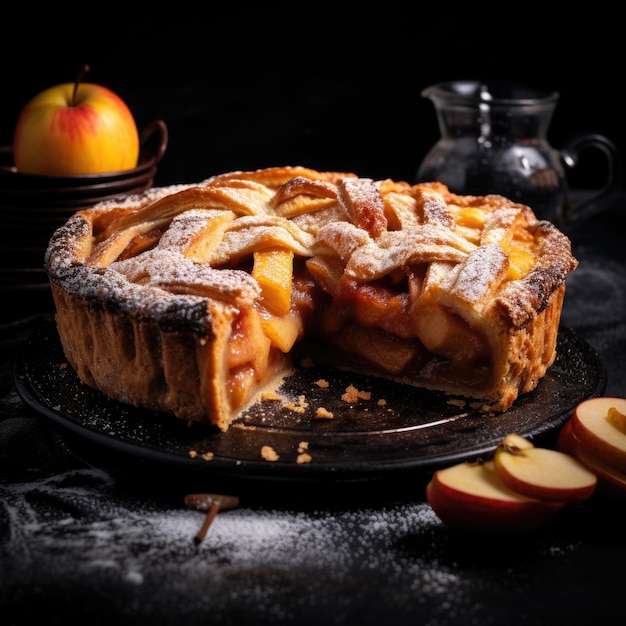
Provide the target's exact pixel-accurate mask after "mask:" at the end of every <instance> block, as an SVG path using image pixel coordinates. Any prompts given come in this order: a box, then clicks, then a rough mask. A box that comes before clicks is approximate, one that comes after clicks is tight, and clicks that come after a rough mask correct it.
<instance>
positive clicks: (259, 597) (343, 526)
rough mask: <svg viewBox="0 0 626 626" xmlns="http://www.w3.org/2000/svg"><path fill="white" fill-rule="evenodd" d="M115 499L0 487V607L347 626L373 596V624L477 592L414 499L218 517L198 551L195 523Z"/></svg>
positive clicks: (462, 607) (76, 486) (109, 494)
mask: <svg viewBox="0 0 626 626" xmlns="http://www.w3.org/2000/svg"><path fill="white" fill-rule="evenodd" d="M119 487H120V486H119V485H116V483H115V481H114V480H113V479H112V478H111V477H110V476H109V475H108V474H107V473H105V472H102V471H99V470H96V469H84V470H74V471H68V472H66V473H64V474H59V475H57V476H54V477H51V478H48V479H41V480H38V481H34V482H30V483H19V484H12V485H1V484H0V502H1V503H2V505H1V508H0V523H2V524H3V526H6V529H5V533H8V537H9V539H8V541H5V542H4V548H3V550H4V551H5V552H7V554H4V555H0V556H2V560H3V568H2V571H0V588H3V589H4V590H5V591H6V592H7V594H9V595H7V597H11V598H12V601H13V600H14V599H15V601H16V602H19V599H20V597H22V598H23V601H24V602H27V601H31V600H32V599H33V598H35V599H36V598H37V597H38V596H42V597H46V598H49V597H51V596H53V597H54V599H55V603H60V604H61V605H62V606H63V610H65V611H66V615H72V614H74V615H75V616H79V615H81V611H87V610H92V609H93V605H94V603H95V605H97V606H100V605H102V607H101V610H103V611H104V612H105V613H104V614H110V615H113V614H116V612H117V613H121V614H131V615H132V616H133V618H138V619H141V618H154V617H155V616H159V615H161V614H167V612H168V611H169V610H170V609H171V608H172V607H175V611H176V615H177V616H179V617H181V619H183V618H184V617H185V616H188V617H191V616H197V615H198V614H199V613H201V614H203V615H204V614H206V615H207V616H209V615H210V616H211V623H212V624H215V623H217V624H220V623H226V621H228V623H232V621H230V620H231V619H232V616H233V615H235V616H236V615H240V616H241V617H242V619H241V622H238V623H242V624H243V623H246V619H248V620H249V622H250V623H253V622H254V619H260V620H262V621H263V620H267V621H270V622H272V623H280V622H285V621H293V622H294V623H295V622H297V623H307V622H306V616H307V614H308V613H309V612H310V610H311V607H312V606H315V607H316V608H315V611H316V615H317V616H319V615H320V614H322V615H323V614H324V612H325V611H327V613H328V619H329V623H347V622H348V621H350V620H352V619H354V618H357V617H358V612H359V609H358V608H357V607H358V606H364V605H370V604H371V597H370V596H371V594H376V595H377V596H379V598H378V599H377V602H376V603H375V608H373V609H371V612H373V614H374V615H376V614H377V613H379V614H380V616H381V619H384V615H385V614H386V612H388V611H389V608H390V607H394V609H393V610H394V611H395V612H396V613H397V611H398V610H401V611H404V610H406V611H407V613H408V612H410V611H415V610H421V609H423V608H425V607H427V608H428V610H429V611H430V613H433V612H434V614H435V615H440V616H444V615H445V616H448V617H450V616H454V615H456V616H457V617H458V616H459V615H463V614H464V611H466V610H467V608H468V603H473V602H474V600H472V599H471V593H472V589H473V590H475V589H476V584H477V578H478V581H479V585H480V576H478V577H477V575H476V574H477V572H476V571H474V572H472V573H471V574H470V573H469V571H468V569H467V567H465V569H464V568H463V567H460V566H459V564H458V563H457V562H456V558H457V556H453V557H452V558H451V555H450V553H449V549H450V545H449V536H448V531H447V530H446V529H445V527H444V526H443V525H442V524H441V522H440V521H439V520H438V518H437V517H436V516H435V514H434V512H433V511H432V509H431V508H430V507H429V506H428V504H427V503H426V502H424V501H423V500H420V499H419V498H416V501H415V502H404V501H403V502H400V503H390V504H387V505H383V506H376V507H371V508H369V507H367V506H365V507H360V508H354V509H339V510H333V509H328V510H326V509H324V508H319V509H312V510H298V509H295V510H292V509H282V508H267V509H264V508H260V509H259V508H255V509H253V508H247V507H245V506H242V507H240V508H238V509H232V510H227V511H226V510H225V511H222V512H220V513H218V515H217V516H216V517H215V519H214V521H213V523H212V525H211V527H210V528H209V531H208V533H207V535H206V537H205V539H204V541H203V542H202V543H200V544H199V545H196V544H195V543H194V541H193V539H194V537H195V535H196V533H197V532H198V530H199V529H200V527H201V525H202V522H203V521H204V515H205V513H204V512H201V511H196V510H192V509H187V508H185V507H184V506H183V502H182V500H181V503H180V507H178V506H176V504H175V503H174V504H172V503H168V504H164V503H159V502H155V501H154V500H153V499H151V498H150V497H148V496H146V497H145V499H142V498H141V497H140V496H137V494H125V495H120V490H119ZM122 494H124V492H123V491H122ZM3 519H4V522H3ZM0 527H1V526H0ZM0 545H1V544H0ZM5 557H7V558H5ZM68 560H69V562H71V563H72V566H71V567H69V568H68V566H67V563H68ZM4 563H6V566H5V565H4ZM79 598H88V600H87V601H83V600H81V602H78V599H79ZM90 603H91V604H90ZM403 607H406V608H403ZM368 612H369V611H368ZM244 617H245V619H244ZM370 617H371V616H370ZM303 620H304V621H303ZM267 621H263V623H267ZM370 623H371V622H370ZM431 623H432V624H433V625H435V624H445V621H442V622H440V621H437V620H435V621H433V622H431ZM484 623H491V622H490V621H489V620H487V622H484Z"/></svg>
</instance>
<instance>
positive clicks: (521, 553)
mask: <svg viewBox="0 0 626 626" xmlns="http://www.w3.org/2000/svg"><path fill="white" fill-rule="evenodd" d="M568 234H570V237H571V239H572V243H573V251H574V254H575V255H576V256H577V258H578V259H579V261H580V265H579V267H578V268H577V270H576V271H575V272H574V273H573V274H572V275H571V276H570V277H569V278H568V290H567V295H566V300H565V305H564V310H563V315H562V320H561V321H562V325H563V326H565V327H567V328H569V329H571V330H572V331H574V333H576V335H577V336H578V337H580V338H581V339H582V340H583V341H584V342H587V343H588V344H589V346H590V347H591V348H592V350H593V351H594V352H596V353H597V355H598V356H599V358H600V359H601V361H602V363H603V364H604V367H605V368H606V373H607V381H606V389H605V391H604V395H612V396H619V397H626V252H625V251H626V247H625V245H624V237H625V236H626V197H620V198H619V199H617V200H616V201H615V202H614V203H612V205H611V207H610V208H609V210H607V211H606V212H605V213H604V214H603V215H601V216H599V217H597V218H595V219H594V220H593V221H592V222H589V223H587V224H586V225H585V226H583V227H579V228H576V229H572V230H571V231H570V232H568ZM15 304H16V307H18V308H16V311H17V310H19V312H20V315H19V318H18V319H10V315H7V309H6V307H10V306H11V303H7V302H4V303H3V307H5V315H4V318H5V319H8V321H6V322H5V323H4V324H3V325H2V326H1V327H0V335H1V342H2V343H1V345H2V351H1V361H2V363H1V368H0V389H1V393H0V621H1V623H2V624H6V626H9V625H11V624H25V623H27V622H28V623H32V621H31V620H32V619H34V618H35V617H36V616H42V618H43V619H44V620H45V623H48V624H51V623H53V624H57V623H58V624H70V623H81V624H112V623H131V622H132V623H148V622H150V623H154V624H166V623H167V624H170V623H171V624H174V623H176V624H195V623H198V624H199V623H202V624H238V625H243V624H265V623H276V624H358V623H361V624H380V623H389V624H394V625H397V624H412V625H415V624H424V625H429V626H445V625H447V624H463V625H468V624H481V625H483V626H486V625H489V624H528V625H534V626H538V625H541V624H588V623H590V622H592V623H602V624H623V623H624V610H623V597H622V596H623V590H624V577H623V576H622V575H621V574H620V571H621V569H622V568H623V567H624V563H626V541H625V540H624V537H625V533H624V529H625V528H626V503H625V502H619V501H615V500H609V499H607V498H606V497H604V496H601V495H599V494H594V496H593V497H592V498H591V499H590V500H588V501H586V502H584V503H580V504H576V505H568V506H567V507H566V508H565V509H564V510H563V511H561V513H559V515H558V516H557V517H556V518H555V519H553V520H552V521H551V522H550V523H549V524H547V525H546V526H544V527H543V528H541V529H540V530H537V531H535V532H530V533H526V534H522V535H503V536H483V535H478V534H467V533H463V532H460V531H454V530H452V529H450V528H447V527H446V526H445V525H443V524H442V523H441V522H440V521H439V520H438V518H437V517H436V516H435V514H434V513H433V511H432V510H431V509H430V507H429V506H428V504H427V503H426V501H425V482H426V479H427V476H424V475H420V476H414V477H412V476H410V475H408V476H401V477H398V480H394V479H392V480H389V481H388V482H387V483H386V484H384V485H368V484H367V481H365V482H359V483H358V484H354V485H322V486H321V487H320V486H319V485H316V486H315V487H311V486H309V485H293V484H289V485H288V486H284V485H280V484H274V483H271V482H270V483H266V482H259V483H258V484H253V485H252V487H250V486H248V487H246V488H243V490H242V493H241V500H240V503H239V506H238V507H237V508H234V509H232V510H227V511H226V510H224V511H221V512H220V513H219V514H218V515H217V516H216V517H215V519H214V521H213V524H212V526H211V527H210V529H209V531H208V533H207V536H206V538H205V539H204V541H203V542H201V543H199V544H197V543H196V542H194V537H195V536H196V534H197V533H198V531H199V530H200V527H201V526H202V523H203V521H204V518H205V514H204V513H203V512H201V511H197V510H193V509H190V508H187V507H185V506H184V497H185V495H186V494H187V493H190V492H192V491H198V490H200V491H206V492H215V486H216V485H214V484H213V483H212V482H211V480H210V479H207V478H206V477H203V478H202V481H201V482H203V481H206V482H203V484H197V482H198V478H197V477H196V476H192V475H189V474H188V473H187V472H186V471H182V470H180V469H179V468H172V467H167V466H163V465H162V464H159V463H151V462H150V461H146V460H144V459H138V458H132V457H131V456H129V455H125V454H124V453H123V452H120V451H116V450H111V449H107V448H106V447H103V446H100V445H98V443H97V442H91V441H87V440H85V439H84V438H81V436H80V434H77V433H72V432H69V431H68V430H66V429H64V428H63V427H62V426H60V425H58V424H57V423H56V422H54V421H53V420H50V419H49V418H48V417H46V416H45V415H43V414H41V413H39V412H38V411H36V410H34V409H33V408H32V407H31V406H29V405H28V404H27V403H25V402H24V401H23V399H22V397H21V396H20V395H19V394H18V392H17V389H16V386H15V382H14V377H13V363H14V357H15V355H16V354H20V351H21V350H22V347H23V342H24V340H25V339H26V338H27V337H29V336H30V335H31V333H32V332H33V331H37V330H38V329H40V328H41V325H42V324H44V323H47V322H48V321H49V315H48V313H49V312H47V311H37V310H32V311H30V312H29V313H30V314H29V315H28V316H25V317H24V316H23V311H22V309H21V308H19V305H18V303H15ZM9 312H10V311H9ZM571 376H576V372H572V373H571Z"/></svg>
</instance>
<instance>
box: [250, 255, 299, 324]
mask: <svg viewBox="0 0 626 626" xmlns="http://www.w3.org/2000/svg"><path fill="white" fill-rule="evenodd" d="M293 257H294V253H293V252H292V251H291V250H288V249H286V248H281V247H272V248H266V249H264V250H259V251H258V252H254V266H253V268H252V278H254V279H255V280H256V281H257V282H258V283H259V286H260V287H261V293H262V294H263V304H264V305H265V306H266V307H267V309H268V310H269V311H270V312H272V313H274V314H276V315H278V316H281V315H287V313H289V309H290V308H291V284H292V280H293Z"/></svg>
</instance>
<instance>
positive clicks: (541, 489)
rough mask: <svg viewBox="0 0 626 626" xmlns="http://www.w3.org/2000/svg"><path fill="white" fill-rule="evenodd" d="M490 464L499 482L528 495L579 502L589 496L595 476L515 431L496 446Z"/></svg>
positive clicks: (575, 461)
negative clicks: (535, 444) (536, 445)
mask: <svg viewBox="0 0 626 626" xmlns="http://www.w3.org/2000/svg"><path fill="white" fill-rule="evenodd" d="M493 462H494V466H495V469H496V472H497V473H498V476H499V477H500V478H501V479H502V482H503V483H504V484H505V485H507V487H510V488H511V489H513V490H514V491H517V492H518V493H521V494H523V495H525V496H528V497H530V498H538V499H540V500H554V501H557V502H580V501H582V500H586V499H587V498H589V497H591V494H592V493H593V491H594V489H595V488H596V484H597V482H598V479H597V477H596V475H595V474H594V473H593V472H591V471H590V470H588V469H587V468H586V467H585V466H584V465H583V464H582V463H580V462H579V461H578V460H576V459H575V458H574V457H573V456H570V455H569V454H565V453H564V452H560V451H558V450H551V449H549V448H537V447H535V446H534V445H533V444H532V443H531V442H530V441H528V440H527V439H525V438H524V437H520V436H519V435H515V434H511V435H507V436H506V437H505V438H504V439H503V440H502V443H501V444H500V445H499V446H498V447H497V448H496V451H495V453H494V457H493Z"/></svg>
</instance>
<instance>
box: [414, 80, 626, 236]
mask: <svg viewBox="0 0 626 626" xmlns="http://www.w3.org/2000/svg"><path fill="white" fill-rule="evenodd" d="M421 94H422V96H424V97H425V98H429V99H430V100H431V101H432V103H433V105H434V107H435V111H436V114H437V121H438V124H439V131H440V134H441V138H440V139H439V140H438V141H437V143H436V144H435V145H434V146H433V147H432V148H431V150H430V151H429V152H428V153H427V155H426V156H425V158H424V160H423V161H422V163H421V165H420V166H419V169H418V171H417V176H416V182H425V181H435V180H436V181H440V182H442V183H444V184H446V185H447V186H448V187H449V188H450V190H451V191H453V192H455V193H462V194H472V195H485V194H490V193H496V194H501V195H504V196H506V197H508V198H510V199H511V200H513V201H515V202H521V203H523V204H527V205H529V206H530V207H531V208H532V209H533V210H534V211H535V213H536V214H537V216H538V217H539V218H540V219H548V220H550V221H552V222H554V223H556V224H557V225H558V226H565V225H568V224H571V223H573V222H578V221H582V220H583V219H587V218H589V217H591V216H593V215H595V214H597V213H598V212H599V211H601V210H603V209H604V208H606V207H607V205H610V201H611V199H612V198H613V197H614V196H615V195H616V194H617V193H618V192H619V191H620V190H621V183H622V165H621V157H620V154H619V152H618V150H617V148H616V146H615V145H614V144H613V142H612V141H610V140H609V139H608V138H606V137H604V136H603V135H599V134H595V133H581V134H577V135H575V136H573V137H571V138H570V139H569V140H568V141H567V142H565V144H564V145H563V146H562V147H561V148H560V149H555V148H553V147H552V146H550V144H549V143H548V140H547V132H548V128H549V126H550V122H551V120H552V115H553V113H554V109H555V107H556V104H557V102H558V99H559V94H558V93H557V92H554V91H552V92H550V91H541V90H537V89H532V88H529V87H526V86H523V85H518V84H514V83H507V82H501V81H500V82H498V81H469V80H467V81H450V82H444V83H438V84H436V85H431V86H430V87H427V88H426V89H424V90H423V91H422V92H421ZM589 148H595V149H598V150H600V151H601V152H602V153H604V155H605V157H606V158H605V162H606V174H607V176H606V182H605V184H604V185H603V186H602V187H601V188H600V189H597V190H593V193H591V195H590V196H589V197H587V198H586V199H585V200H584V202H580V203H579V204H578V205H577V206H573V205H572V203H571V199H570V195H569V189H568V182H567V176H566V173H567V172H568V171H569V170H573V169H574V168H575V167H576V165H577V164H578V158H579V155H580V154H581V152H582V151H583V150H587V149H589Z"/></svg>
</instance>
